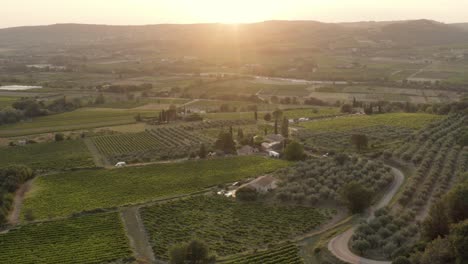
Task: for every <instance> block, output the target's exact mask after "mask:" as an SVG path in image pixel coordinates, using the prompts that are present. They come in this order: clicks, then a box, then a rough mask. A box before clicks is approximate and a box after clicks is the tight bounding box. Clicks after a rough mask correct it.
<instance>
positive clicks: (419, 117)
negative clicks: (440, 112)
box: [301, 113, 443, 133]
mask: <svg viewBox="0 0 468 264" xmlns="http://www.w3.org/2000/svg"><path fill="white" fill-rule="evenodd" d="M442 118H443V117H442V116H437V115H431V114H424V113H392V114H378V115H354V116H344V117H337V118H333V119H324V120H317V121H312V122H305V123H301V126H302V127H304V128H306V129H308V130H310V131H312V132H316V133H324V132H335V131H349V130H353V129H358V128H364V127H371V126H393V127H402V128H409V129H420V128H423V127H424V126H426V125H427V124H429V123H431V122H433V121H437V120H440V119H442Z"/></svg>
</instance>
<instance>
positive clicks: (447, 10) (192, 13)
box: [0, 0, 468, 28]
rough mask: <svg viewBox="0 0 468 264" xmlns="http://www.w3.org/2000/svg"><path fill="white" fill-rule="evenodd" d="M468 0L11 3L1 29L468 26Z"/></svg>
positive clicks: (0, 11) (1, 13)
mask: <svg viewBox="0 0 468 264" xmlns="http://www.w3.org/2000/svg"><path fill="white" fill-rule="evenodd" d="M466 10H468V1H467V0H378V1H376V0H287V1H285V0H80V1H75V0H40V1H39V0H5V1H2V3H1V8H0V18H1V19H0V28H5V27H13V26H24V25H44V24H55V23H88V24H115V25H126V24H132V25H135V24H159V23H203V22H221V23H247V22H258V21H264V20H274V19H276V20H317V21H323V22H346V21H369V20H377V21H382V20H404V19H420V18H427V19H434V20H438V21H441V22H447V23H452V22H468V16H467V14H466Z"/></svg>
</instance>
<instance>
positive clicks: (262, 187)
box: [241, 175, 277, 193]
mask: <svg viewBox="0 0 468 264" xmlns="http://www.w3.org/2000/svg"><path fill="white" fill-rule="evenodd" d="M276 182H277V180H276V178H275V177H273V176H270V175H267V176H262V177H259V178H257V179H255V180H253V181H251V182H249V183H247V184H246V185H244V186H241V188H242V187H250V188H253V189H255V190H256V191H257V192H259V193H266V192H268V191H270V190H273V189H275V188H276Z"/></svg>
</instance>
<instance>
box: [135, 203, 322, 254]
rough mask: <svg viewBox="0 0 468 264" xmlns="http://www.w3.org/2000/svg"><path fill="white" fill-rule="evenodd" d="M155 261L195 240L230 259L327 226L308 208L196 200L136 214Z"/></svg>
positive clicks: (314, 211)
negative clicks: (150, 244) (140, 218)
mask: <svg viewBox="0 0 468 264" xmlns="http://www.w3.org/2000/svg"><path fill="white" fill-rule="evenodd" d="M141 215H142V218H143V222H144V224H145V227H146V230H147V231H148V233H149V234H150V237H151V240H152V245H153V249H154V252H155V254H156V256H157V257H158V258H162V259H167V258H168V249H169V247H170V246H171V245H174V244H176V243H179V242H185V241H189V240H190V239H191V238H192V237H197V238H200V239H202V240H204V241H206V243H207V244H208V245H209V247H210V249H212V250H213V251H215V252H216V254H217V255H218V256H229V255H232V254H236V253H240V252H244V251H247V250H250V249H253V248H263V247H265V246H266V245H268V244H271V243H275V242H278V241H281V240H286V239H290V238H293V237H294V236H297V235H300V234H304V233H307V232H310V231H312V230H313V229H314V228H316V227H317V226H318V225H320V223H322V222H323V221H325V220H326V218H327V217H326V216H324V215H323V214H322V213H321V212H320V211H318V210H316V209H313V208H309V207H291V206H289V207H286V206H268V205H264V204H259V203H238V202H236V201H235V200H232V199H230V198H226V197H222V196H197V197H193V198H189V199H186V200H179V201H175V202H168V203H165V204H158V205H154V206H152V207H148V208H144V209H142V211H141Z"/></svg>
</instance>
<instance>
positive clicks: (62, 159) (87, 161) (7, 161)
mask: <svg viewBox="0 0 468 264" xmlns="http://www.w3.org/2000/svg"><path fill="white" fill-rule="evenodd" d="M0 156H1V157H2V158H1V159H0V167H3V166H7V165H12V164H24V165H27V166H29V167H31V168H34V169H42V170H49V169H50V170H60V169H67V168H83V167H94V162H93V158H92V157H91V154H90V153H89V152H88V148H87V147H86V146H85V144H84V143H83V141H82V140H66V141H62V142H51V143H39V144H28V145H26V146H16V147H1V148H0Z"/></svg>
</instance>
